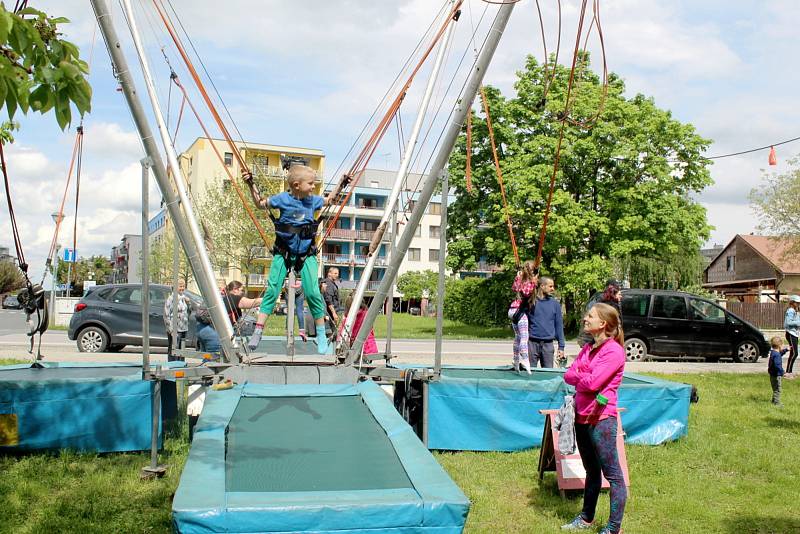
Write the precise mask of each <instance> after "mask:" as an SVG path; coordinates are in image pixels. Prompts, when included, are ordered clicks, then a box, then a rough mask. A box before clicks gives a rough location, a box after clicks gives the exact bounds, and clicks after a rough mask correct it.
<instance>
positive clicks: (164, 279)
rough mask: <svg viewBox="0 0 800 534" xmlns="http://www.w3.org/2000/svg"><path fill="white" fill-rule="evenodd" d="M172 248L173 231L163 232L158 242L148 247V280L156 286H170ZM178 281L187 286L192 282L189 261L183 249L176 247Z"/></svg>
mask: <svg viewBox="0 0 800 534" xmlns="http://www.w3.org/2000/svg"><path fill="white" fill-rule="evenodd" d="M174 246H175V233H174V232H173V231H169V232H164V235H163V237H162V238H161V239H159V240H158V242H156V243H153V244H152V245H151V247H150V257H149V259H148V270H149V271H150V279H151V280H152V281H153V282H155V283H157V284H167V285H172V282H173V277H174V274H173V266H174V254H175V252H174ZM178 279H179V280H183V282H184V283H185V284H186V285H187V286H188V285H189V283H190V282H191V281H192V280H194V275H193V273H192V269H191V266H190V265H189V259H188V258H187V257H186V253H185V252H184V251H183V247H180V246H179V247H178Z"/></svg>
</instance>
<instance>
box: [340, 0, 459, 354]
mask: <svg viewBox="0 0 800 534" xmlns="http://www.w3.org/2000/svg"><path fill="white" fill-rule="evenodd" d="M451 4H453V1H452V0H451ZM457 21H458V17H457V16H456V17H454V18H453V19H452V20H451V21H450V24H448V26H447V30H446V31H445V34H444V36H443V38H442V41H441V43H440V44H439V50H438V51H437V53H436V60H435V61H434V63H433V68H432V69H431V74H430V77H429V78H428V84H427V86H426V87H425V93H424V95H423V97H422V102H421V103H420V106H419V110H418V111H417V118H416V120H415V121H414V127H413V128H412V130H411V135H410V136H409V138H408V143H407V144H406V150H405V154H404V155H403V160H402V162H401V163H400V168H399V169H398V170H397V176H396V177H395V181H394V185H393V186H392V191H391V193H389V197H388V198H387V201H386V206H385V209H384V212H383V216H382V217H381V222H380V223H379V224H378V228H377V230H375V236H374V237H373V239H372V242H371V243H370V250H369V257H368V258H367V264H366V265H365V266H364V270H363V271H362V272H361V278H360V279H359V281H358V285H357V286H356V290H355V293H354V294H353V303H352V304H351V305H350V309H349V310H348V311H347V320H346V321H345V324H344V329H343V330H342V332H343V334H344V335H343V336H342V340H341V342H340V344H341V343H348V344H349V343H350V342H352V336H351V335H350V333H351V332H352V331H353V325H354V324H355V321H356V315H357V312H358V310H359V308H360V307H361V301H362V300H363V299H364V293H365V292H366V290H367V285H368V284H369V278H370V276H371V275H372V271H373V269H374V268H375V261H376V260H377V258H378V254H379V253H380V249H381V241H382V240H383V234H384V232H385V231H386V226H387V225H388V224H389V221H390V220H391V217H392V213H393V211H394V207H395V205H396V204H397V200H398V198H399V197H400V190H401V188H402V185H403V181H404V180H405V178H406V176H407V175H408V169H409V167H410V166H411V162H412V160H413V159H414V154H415V151H414V149H415V147H416V146H417V141H418V140H419V133H420V131H421V130H422V125H423V123H424V122H425V114H426V113H427V112H428V106H429V104H430V101H431V98H432V97H433V91H434V89H435V88H436V81H437V80H438V79H439V73H440V71H441V70H442V64H443V63H444V55H445V52H446V51H447V49H448V48H449V45H450V40H451V39H452V38H453V34H454V31H453V29H454V28H455V24H456V22H457ZM382 305H383V300H381V306H382ZM360 352H361V351H360V349H359V351H358V354H360ZM353 356H354V355H353V354H350V355H348V357H347V360H346V362H347V363H352V361H353ZM355 356H357V354H356V355H355Z"/></svg>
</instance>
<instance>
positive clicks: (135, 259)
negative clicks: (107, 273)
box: [111, 234, 142, 284]
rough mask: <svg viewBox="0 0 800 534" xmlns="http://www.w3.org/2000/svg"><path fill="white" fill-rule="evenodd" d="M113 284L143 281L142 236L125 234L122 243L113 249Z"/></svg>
mask: <svg viewBox="0 0 800 534" xmlns="http://www.w3.org/2000/svg"><path fill="white" fill-rule="evenodd" d="M111 263H112V266H113V271H112V272H111V283H112V284H139V283H141V282H142V236H141V235H139V234H125V235H124V236H122V239H121V240H120V244H119V245H117V246H115V247H113V248H112V249H111Z"/></svg>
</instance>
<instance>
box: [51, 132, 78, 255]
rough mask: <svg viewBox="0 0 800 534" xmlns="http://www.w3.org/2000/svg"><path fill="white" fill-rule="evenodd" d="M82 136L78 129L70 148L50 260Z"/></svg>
mask: <svg viewBox="0 0 800 534" xmlns="http://www.w3.org/2000/svg"><path fill="white" fill-rule="evenodd" d="M82 136H83V129H79V130H78V132H77V133H76V134H75V144H74V145H73V146H72V159H71V160H70V162H69V171H67V183H66V185H65V186H64V195H63V196H62V197H61V205H60V206H59V208H58V215H57V217H56V229H55V231H54V232H53V240H52V241H51V242H50V251H49V252H48V253H47V257H48V258H52V257H53V254H54V253H55V251H56V244H57V243H58V231H59V229H60V228H61V221H63V220H64V204H65V202H66V200H67V191H69V182H70V180H72V169H74V168H75V159H76V158H77V155H78V147H79V146H80V140H81V137H82Z"/></svg>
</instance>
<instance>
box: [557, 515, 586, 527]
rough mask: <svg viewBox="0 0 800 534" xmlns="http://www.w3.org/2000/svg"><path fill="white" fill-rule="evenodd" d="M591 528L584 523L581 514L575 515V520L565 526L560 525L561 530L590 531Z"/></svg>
mask: <svg viewBox="0 0 800 534" xmlns="http://www.w3.org/2000/svg"><path fill="white" fill-rule="evenodd" d="M591 528H592V524H591V523H587V522H586V521H584V520H583V517H582V516H581V514H578V515H576V516H575V519H573V520H572V521H570V522H569V523H567V524H566V525H561V530H590V529H591Z"/></svg>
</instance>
